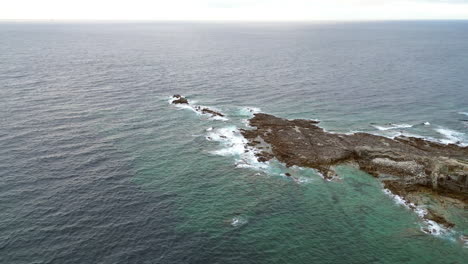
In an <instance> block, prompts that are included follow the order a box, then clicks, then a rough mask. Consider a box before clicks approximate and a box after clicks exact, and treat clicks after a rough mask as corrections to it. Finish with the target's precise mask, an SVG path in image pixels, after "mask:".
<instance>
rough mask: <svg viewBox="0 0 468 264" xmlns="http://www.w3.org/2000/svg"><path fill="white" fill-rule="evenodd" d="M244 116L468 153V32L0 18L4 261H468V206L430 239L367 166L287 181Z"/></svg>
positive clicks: (421, 25) (302, 174) (301, 174)
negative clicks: (251, 153) (252, 144)
mask: <svg viewBox="0 0 468 264" xmlns="http://www.w3.org/2000/svg"><path fill="white" fill-rule="evenodd" d="M175 93H179V94H183V95H185V96H187V97H188V98H189V99H190V100H192V102H194V103H196V104H200V105H205V106H210V107H212V108H214V109H217V110H219V111H221V112H223V113H225V114H226V115H227V120H213V119H210V118H208V117H206V116H203V115H197V114H196V113H194V112H193V111H191V110H190V109H183V108H178V107H175V106H172V105H170V104H169V103H168V99H169V97H170V96H171V95H172V94H175ZM247 107H250V108H253V109H254V110H255V111H260V110H261V111H263V112H267V113H271V114H275V115H278V116H281V117H285V118H306V119H319V120H322V123H321V124H322V126H323V127H324V128H326V129H327V130H330V131H339V132H352V131H366V132H370V133H377V134H381V135H385V136H395V135H399V134H406V135H419V136H424V137H427V138H431V139H432V140H439V141H442V142H445V143H449V142H458V143H459V144H467V143H468V121H466V120H468V22H456V21H453V22H443V21H441V22H391V23H390V22H385V23H384V22H382V23H316V24H312V23H311V24H299V23H297V24H279V23H278V24H261V23H257V24H234V23H227V24H222V23H218V24H216V23H214V24H204V23H147V24H145V23H134V24H130V23H129V24H124V23H115V24H65V23H63V24H62V23H36V24H34V23H2V24H0V263H223V264H224V263H333V264H335V263H347V264H349V263H466V260H467V259H468V248H467V246H465V245H463V243H462V242H460V239H459V238H460V236H461V235H462V234H465V235H467V234H468V220H467V219H468V213H467V211H466V210H461V209H452V210H451V211H450V216H451V218H450V220H451V221H453V222H455V223H456V224H457V226H456V228H455V229H454V230H452V231H450V232H448V233H444V234H443V235H439V236H433V235H427V234H424V233H422V232H421V228H422V227H424V223H423V221H422V220H421V219H420V218H419V217H418V215H417V214H416V213H415V212H413V211H411V210H408V209H407V208H405V207H404V206H402V205H400V204H398V203H396V202H395V200H394V199H392V198H391V197H390V196H389V195H387V194H385V193H384V192H383V191H382V187H381V185H380V183H379V181H378V180H377V179H375V178H373V177H371V176H369V175H367V174H365V173H363V172H360V171H359V170H357V169H355V168H352V167H347V166H343V167H340V168H339V176H340V178H341V180H339V181H334V182H326V181H324V180H322V178H320V176H319V175H317V174H316V173H314V172H313V171H311V170H307V169H302V168H291V169H289V170H288V171H290V172H291V173H292V174H293V175H295V176H296V177H297V179H299V180H298V181H292V180H290V179H288V178H287V177H284V176H282V173H284V172H285V171H286V168H284V166H282V165H281V164H274V162H273V163H272V164H270V165H268V166H262V164H257V163H255V162H253V161H252V160H251V159H249V158H251V157H248V156H246V155H245V154H243V152H242V150H241V151H239V147H240V149H242V147H241V146H242V138H241V137H240V136H239V135H238V129H241V128H244V127H245V120H246V119H248V118H249V117H250V116H251V113H250V111H249V108H247ZM256 108H260V109H256ZM425 122H429V124H428V123H426V125H424V124H423V123H425ZM220 135H224V136H226V138H224V137H221V136H220ZM209 139H211V141H210V140H209Z"/></svg>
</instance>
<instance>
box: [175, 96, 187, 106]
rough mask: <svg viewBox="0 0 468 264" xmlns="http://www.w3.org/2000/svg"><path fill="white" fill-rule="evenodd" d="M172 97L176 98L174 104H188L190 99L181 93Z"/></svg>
mask: <svg viewBox="0 0 468 264" xmlns="http://www.w3.org/2000/svg"><path fill="white" fill-rule="evenodd" d="M172 97H173V98H174V100H172V103H173V104H188V100H187V99H186V98H185V97H182V96H181V95H180V94H175V95H174V96H172Z"/></svg>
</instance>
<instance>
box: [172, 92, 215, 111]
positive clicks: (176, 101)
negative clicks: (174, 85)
mask: <svg viewBox="0 0 468 264" xmlns="http://www.w3.org/2000/svg"><path fill="white" fill-rule="evenodd" d="M171 103H172V104H186V105H189V102H188V100H187V98H185V97H183V96H181V95H180V94H175V95H173V96H172V101H171ZM192 108H193V109H194V110H195V111H197V112H199V113H201V114H205V115H211V116H212V117H216V116H219V117H224V114H222V113H220V112H216V111H214V110H212V109H209V108H207V107H201V106H198V105H196V106H194V107H192Z"/></svg>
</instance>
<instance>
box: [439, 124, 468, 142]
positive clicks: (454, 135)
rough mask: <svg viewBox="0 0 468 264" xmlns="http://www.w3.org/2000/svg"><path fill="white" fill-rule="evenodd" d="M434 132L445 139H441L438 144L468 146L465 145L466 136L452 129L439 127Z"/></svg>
mask: <svg viewBox="0 0 468 264" xmlns="http://www.w3.org/2000/svg"><path fill="white" fill-rule="evenodd" d="M435 131H437V133H439V134H441V135H442V136H444V137H445V139H441V140H440V142H442V143H444V144H450V143H452V144H460V145H463V146H465V145H468V144H466V136H465V133H462V132H458V131H455V130H452V129H448V128H444V127H440V128H436V129H435Z"/></svg>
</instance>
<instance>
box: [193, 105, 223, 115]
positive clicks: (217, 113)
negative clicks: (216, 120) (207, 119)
mask: <svg viewBox="0 0 468 264" xmlns="http://www.w3.org/2000/svg"><path fill="white" fill-rule="evenodd" d="M195 110H197V111H198V112H201V113H202V114H209V115H211V116H220V117H224V115H223V114H221V113H219V112H216V111H214V110H211V109H209V108H206V107H203V108H202V107H200V106H196V107H195Z"/></svg>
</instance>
